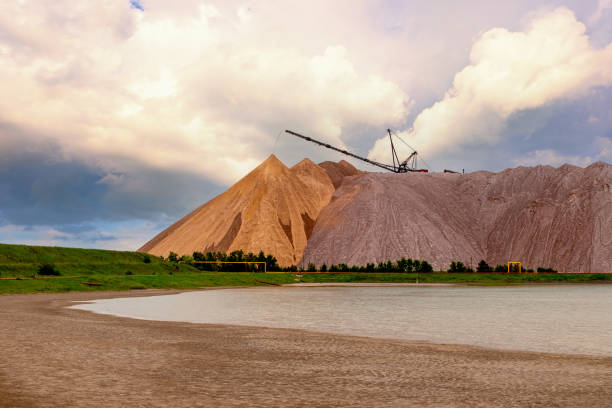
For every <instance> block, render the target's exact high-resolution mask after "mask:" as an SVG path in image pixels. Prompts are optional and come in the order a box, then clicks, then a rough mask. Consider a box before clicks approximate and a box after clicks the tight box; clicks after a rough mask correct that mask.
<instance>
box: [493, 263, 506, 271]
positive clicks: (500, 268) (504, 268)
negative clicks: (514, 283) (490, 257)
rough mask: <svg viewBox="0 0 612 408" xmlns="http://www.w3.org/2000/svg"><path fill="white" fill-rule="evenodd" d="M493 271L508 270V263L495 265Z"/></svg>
mask: <svg viewBox="0 0 612 408" xmlns="http://www.w3.org/2000/svg"><path fill="white" fill-rule="evenodd" d="M495 272H508V265H501V264H499V265H496V266H495Z"/></svg>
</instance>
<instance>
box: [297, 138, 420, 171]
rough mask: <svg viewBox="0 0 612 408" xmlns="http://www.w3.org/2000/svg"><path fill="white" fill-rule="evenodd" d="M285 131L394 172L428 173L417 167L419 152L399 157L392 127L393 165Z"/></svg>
mask: <svg viewBox="0 0 612 408" xmlns="http://www.w3.org/2000/svg"><path fill="white" fill-rule="evenodd" d="M285 132H286V133H289V134H290V135H293V136H297V137H299V138H301V139H304V140H307V141H309V142H312V143H315V144H318V145H319V146H323V147H326V148H328V149H331V150H335V151H337V152H340V153H342V154H345V155H347V156H351V157H353V158H355V159H358V160H361V161H364V162H366V163H368V164H371V165H372V166H376V167H380V168H382V169H385V170H388V171H391V172H393V173H408V172H419V173H427V170H420V169H417V168H416V163H417V161H416V159H417V152H416V151H415V152H412V153H411V154H410V156H408V158H407V159H406V160H404V161H403V162H400V161H399V158H398V156H397V151H396V150H395V145H394V144H393V137H392V134H391V130H390V129H387V132H388V134H389V140H390V141H391V155H392V158H393V164H392V165H389V164H384V163H379V162H377V161H374V160H370V159H367V158H365V157H361V156H357V155H356V154H353V153H351V152H349V151H346V150H343V149H339V148H337V147H334V146H332V145H330V144H328V143H324V142H321V141H318V140H316V139H313V138H311V137H308V136H304V135H301V134H299V133H296V132H293V131H291V130H285ZM409 164H410V165H409Z"/></svg>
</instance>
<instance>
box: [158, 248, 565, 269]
mask: <svg viewBox="0 0 612 408" xmlns="http://www.w3.org/2000/svg"><path fill="white" fill-rule="evenodd" d="M162 258H163V257H162ZM166 259H167V260H168V261H170V262H184V263H187V264H190V265H192V266H194V267H196V268H198V269H200V270H207V271H210V270H212V271H219V272H263V267H262V263H265V264H266V268H265V269H266V270H267V271H271V272H369V273H381V272H395V273H400V272H403V273H431V272H433V271H434V270H433V266H432V265H431V264H430V263H429V262H427V261H424V260H419V259H411V258H408V259H406V258H404V257H402V258H400V259H398V260H397V261H395V262H393V261H391V260H387V261H386V262H379V263H367V264H366V265H365V266H363V265H362V266H357V265H352V266H348V265H347V264H345V263H341V264H333V265H329V266H327V265H326V264H322V265H320V266H318V267H317V266H316V265H315V264H313V263H309V264H308V265H307V266H306V267H304V266H303V265H301V266H299V267H298V266H296V265H290V266H285V267H281V266H280V265H278V260H277V259H276V257H274V256H273V255H270V254H266V253H264V252H263V251H260V252H259V253H258V254H254V253H252V252H248V253H245V252H244V251H242V250H236V251H232V252H230V253H229V254H227V253H225V252H220V251H217V252H206V253H203V252H197V251H196V252H194V253H193V254H192V255H191V256H190V255H183V256H181V257H179V256H178V254H176V253H175V252H170V254H169V255H168V258H166ZM226 262H239V263H236V264H232V263H226ZM240 262H250V263H246V264H245V263H240ZM255 262H258V263H259V264H256V263H255ZM523 271H524V272H534V270H533V269H531V268H523ZM537 271H538V272H548V273H555V272H557V271H556V270H554V269H552V268H544V267H538V268H537ZM446 272H450V273H473V272H479V273H491V272H508V265H502V264H499V265H496V266H489V264H488V263H487V262H486V261H485V260H484V259H483V260H481V261H480V262H479V263H478V266H477V267H476V271H474V269H472V268H471V267H470V266H467V265H465V264H464V263H463V262H461V261H452V262H451V263H450V265H449V268H448V269H447V270H446ZM516 272H518V270H516Z"/></svg>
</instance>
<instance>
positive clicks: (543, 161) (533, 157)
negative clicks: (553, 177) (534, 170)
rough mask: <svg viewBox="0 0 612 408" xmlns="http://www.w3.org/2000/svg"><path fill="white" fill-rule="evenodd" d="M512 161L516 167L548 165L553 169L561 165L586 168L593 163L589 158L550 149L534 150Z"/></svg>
mask: <svg viewBox="0 0 612 408" xmlns="http://www.w3.org/2000/svg"><path fill="white" fill-rule="evenodd" d="M513 161H514V163H515V164H516V165H517V166H538V165H549V166H553V167H559V166H561V165H563V164H573V165H574V166H580V167H586V166H588V165H589V164H591V163H593V159H592V158H591V157H580V156H567V155H562V154H559V153H558V152H555V151H554V150H550V149H546V150H535V151H533V152H529V153H528V154H527V155H526V156H525V157H521V158H518V159H514V160H513Z"/></svg>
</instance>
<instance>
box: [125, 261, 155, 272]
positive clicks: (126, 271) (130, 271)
mask: <svg viewBox="0 0 612 408" xmlns="http://www.w3.org/2000/svg"><path fill="white" fill-rule="evenodd" d="M149 262H151V261H149ZM125 274H126V275H133V274H134V273H133V272H132V271H126V272H125Z"/></svg>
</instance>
